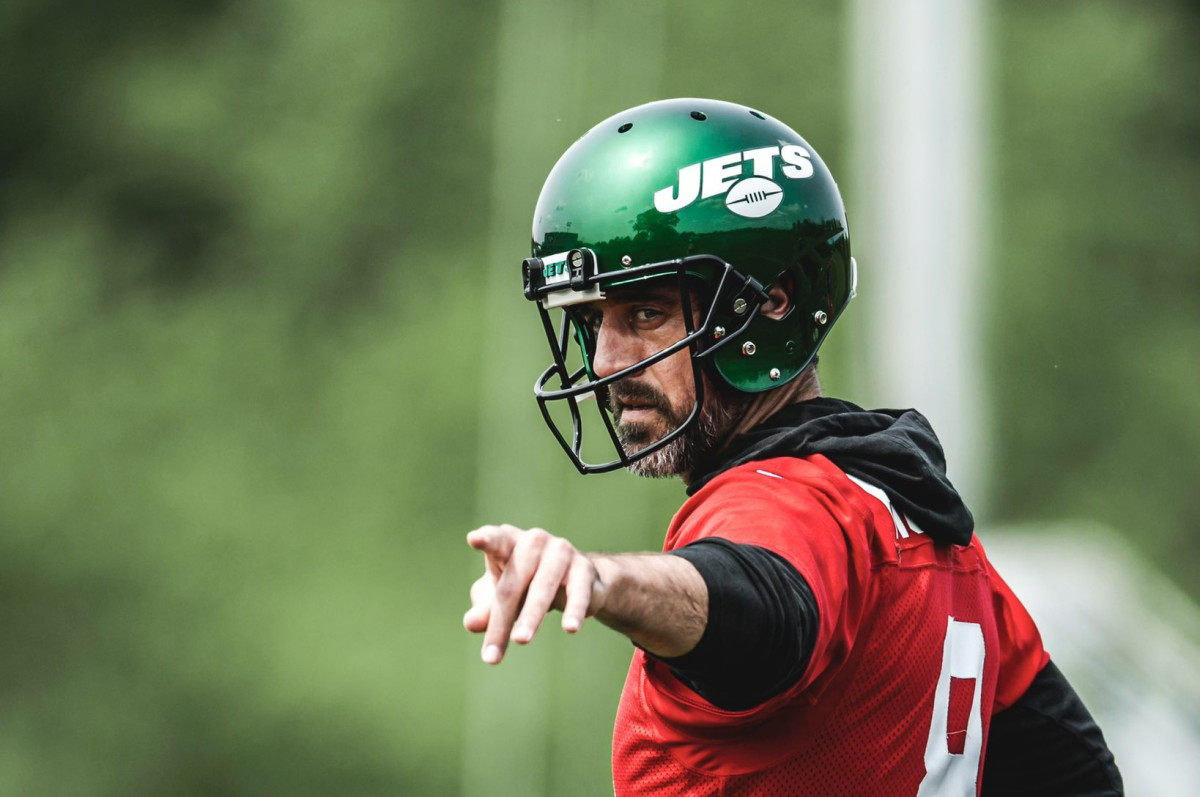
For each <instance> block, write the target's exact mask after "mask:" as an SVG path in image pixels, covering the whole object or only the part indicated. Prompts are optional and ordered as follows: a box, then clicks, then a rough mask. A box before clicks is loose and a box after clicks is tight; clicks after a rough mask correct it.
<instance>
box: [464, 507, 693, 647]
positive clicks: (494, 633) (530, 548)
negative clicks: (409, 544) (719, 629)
mask: <svg viewBox="0 0 1200 797" xmlns="http://www.w3.org/2000/svg"><path fill="white" fill-rule="evenodd" d="M467 543H468V544H469V545H470V546H471V547H472V548H474V549H476V550H477V551H480V552H481V553H483V555H484V563H485V571H484V574H483V576H481V577H480V578H479V579H478V580H477V581H476V582H475V584H474V585H473V586H472V587H471V608H470V609H469V610H468V611H467V613H466V615H465V616H464V617H463V625H464V626H466V628H467V630H468V631H471V632H473V633H482V634H483V635H484V640H483V654H482V655H483V660H484V661H485V662H487V663H488V664H498V663H499V662H500V660H501V659H502V658H503V657H504V651H505V649H506V648H507V647H508V643H509V641H510V640H511V641H513V642H516V643H518V644H527V643H528V642H530V641H531V640H532V639H533V637H534V635H535V634H536V633H537V630H538V628H539V627H540V626H541V624H542V621H543V620H544V619H545V616H546V614H547V613H548V612H549V611H550V610H551V609H558V610H560V611H561V612H562V613H563V618H562V627H563V630H564V631H566V632H567V633H575V632H576V631H578V630H579V628H580V626H581V625H582V624H583V620H584V619H585V618H586V617H593V616H594V617H595V618H596V619H597V620H599V621H600V622H602V623H604V624H605V625H607V626H609V627H610V628H613V629H615V630H617V631H619V632H621V633H622V634H624V635H625V636H627V637H629V638H630V639H631V640H632V641H633V642H634V643H635V644H637V645H639V646H640V647H642V648H645V649H646V650H647V651H649V652H650V653H652V654H654V655H656V656H661V657H677V656H682V655H683V654H685V653H688V652H689V651H691V650H692V648H694V647H695V646H696V643H697V642H698V641H699V640H700V637H701V636H702V635H703V633H704V628H705V626H706V624H707V620H708V589H707V587H706V586H705V582H704V579H703V578H702V577H701V575H700V573H699V572H698V571H697V570H696V568H695V567H694V566H693V565H692V564H691V563H690V562H688V561H686V560H685V559H682V558H680V557H677V556H670V555H667V554H649V553H648V554H615V555H608V554H585V553H581V552H580V551H578V550H576V548H575V547H574V546H573V545H571V543H570V542H568V541H567V540H565V539H563V538H562V537H555V536H552V535H550V534H548V533H547V532H545V531H543V530H541V529H530V530H522V529H518V528H516V527H514V526H508V525H502V526H483V527H482V528H479V529H476V530H475V531H472V532H471V533H470V534H468V535H467Z"/></svg>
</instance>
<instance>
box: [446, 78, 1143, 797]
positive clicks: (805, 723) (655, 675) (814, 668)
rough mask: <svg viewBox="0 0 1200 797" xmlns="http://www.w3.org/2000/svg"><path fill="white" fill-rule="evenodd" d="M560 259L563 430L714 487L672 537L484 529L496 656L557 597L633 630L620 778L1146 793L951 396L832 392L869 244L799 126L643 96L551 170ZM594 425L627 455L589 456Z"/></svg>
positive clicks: (583, 465) (566, 624)
mask: <svg viewBox="0 0 1200 797" xmlns="http://www.w3.org/2000/svg"><path fill="white" fill-rule="evenodd" d="M533 255H534V256H533V257H532V258H530V259H528V260H526V261H525V262H524V264H523V276H524V288H525V296H526V298H527V299H529V300H531V301H534V302H536V303H537V307H538V310H539V313H540V315H541V317H542V321H543V325H544V327H545V331H546V334H547V338H548V340H549V342H550V346H551V349H552V352H553V355H554V363H553V364H552V365H551V366H550V367H549V368H548V369H547V370H546V372H545V373H544V374H543V375H542V377H541V378H540V379H539V380H538V383H537V386H536V390H535V392H536V396H537V400H538V402H539V405H540V406H541V408H542V412H543V415H544V417H545V418H546V420H547V422H548V424H549V426H550V429H551V431H552V432H553V433H554V435H555V437H556V438H557V439H558V441H559V442H560V444H561V445H562V446H563V449H564V450H565V451H566V453H567V454H568V456H569V457H570V458H571V460H572V461H573V462H574V464H575V465H576V467H577V468H578V469H579V470H580V471H581V472H583V473H591V472H598V471H605V470H612V469H614V468H619V467H627V468H629V469H630V470H633V471H634V472H636V473H639V474H641V475H645V476H655V477H661V476H671V475H678V476H680V477H681V478H682V480H683V481H684V483H685V484H686V485H687V492H688V495H689V498H688V500H687V502H686V503H685V504H684V505H683V507H682V508H681V509H680V510H679V512H678V513H677V515H676V516H675V518H674V520H673V521H672V523H671V526H670V528H669V529H668V531H667V537H666V542H665V545H664V553H646V554H627V555H607V554H606V555H599V554H587V553H583V552H580V551H579V550H577V549H576V548H575V547H574V546H573V545H572V544H571V543H570V542H568V541H567V540H566V539H564V538H562V537H557V536H553V535H551V534H549V533H547V532H545V531H542V530H540V529H531V530H522V529H517V528H514V527H511V526H485V527H483V528H481V529H477V530H475V531H473V532H471V533H470V534H469V535H468V537H467V540H468V542H469V544H470V545H471V546H472V547H474V548H476V549H477V550H479V551H481V552H482V553H483V554H484V556H485V568H486V569H485V573H484V575H483V576H482V577H481V578H480V579H479V580H478V581H477V582H476V583H475V585H474V586H473V587H472V589H471V602H472V605H471V608H470V610H469V611H468V612H467V614H466V616H465V618H464V624H465V625H466V627H467V629H468V630H470V631H473V632H476V633H482V634H483V652H482V656H483V660H484V661H485V662H488V663H490V664H497V663H499V662H500V661H501V659H502V658H503V657H504V653H505V650H506V647H507V645H508V644H509V642H510V641H511V642H516V643H518V644H525V643H528V642H530V641H531V640H532V639H533V637H534V635H535V634H536V633H537V631H538V629H539V627H540V626H541V624H542V622H543V620H544V619H545V617H546V615H547V614H548V613H549V611H550V610H551V609H558V610H560V611H561V612H562V627H563V629H564V630H565V631H567V632H568V633H574V632H576V631H578V630H579V628H580V626H581V624H582V623H583V621H584V619H585V618H586V617H595V618H596V619H598V620H599V621H600V622H601V623H604V624H605V625H607V626H609V627H611V628H613V629H615V630H617V631H619V632H621V633H622V634H625V635H626V636H627V637H629V639H631V640H632V641H633V642H634V644H635V645H636V646H637V648H638V650H637V651H636V652H635V654H634V659H633V662H632V665H631V666H630V670H629V675H628V678H627V680H626V684H625V689H624V693H623V695H622V698H621V703H620V707H619V709H618V713H617V721H616V730H615V734H614V744H613V773H614V784H615V787H616V792H617V794H618V795H634V794H655V795H792V794H814V795H832V794H862V795H920V796H921V797H924V796H925V795H934V794H937V795H963V796H964V797H965V796H967V795H976V794H989V795H990V794H996V795H999V794H1025V795H1028V794H1044V795H1068V794H1089V795H1093V794H1094V795H1101V794H1120V793H1122V786H1121V779H1120V775H1119V773H1118V771H1117V769H1116V766H1115V764H1114V762H1113V759H1112V755H1111V754H1110V753H1109V751H1108V749H1107V747H1106V745H1105V742H1104V739H1103V736H1102V735H1101V733H1100V730H1099V729H1098V728H1097V727H1096V725H1095V723H1094V721H1093V720H1092V718H1091V717H1090V716H1089V715H1088V713H1087V711H1086V709H1085V708H1084V707H1083V705H1082V703H1081V702H1080V701H1079V699H1078V697H1077V696H1076V694H1075V692H1074V691H1073V690H1072V689H1071V687H1070V685H1069V684H1068V683H1067V681H1066V680H1065V678H1064V677H1063V676H1062V674H1061V673H1060V672H1059V671H1058V670H1057V668H1055V667H1054V665H1053V664H1051V663H1050V662H1049V658H1048V656H1047V654H1046V653H1045V651H1044V650H1043V649H1042V645H1041V640H1040V637H1039V636H1038V632H1037V629H1036V627H1035V626H1034V624H1033V621H1032V620H1031V619H1030V617H1029V616H1028V614H1027V613H1026V611H1025V609H1024V608H1023V607H1022V606H1021V604H1020V603H1019V602H1018V600H1017V599H1016V598H1015V597H1014V596H1013V594H1012V593H1011V592H1010V591H1009V589H1008V587H1007V586H1006V585H1005V584H1004V582H1003V581H1002V580H1001V579H1000V577H999V575H997V573H996V572H995V570H994V569H993V568H992V566H991V564H990V563H989V562H988V560H987V557H986V555H985V554H984V551H983V549H982V547H981V546H980V544H979V541H978V539H976V538H975V537H974V534H973V520H972V518H971V514H970V512H969V511H968V510H967V508H966V507H965V506H964V505H963V502H962V500H961V499H960V498H959V496H958V494H957V493H956V492H955V491H954V488H953V487H952V486H951V484H950V483H949V481H948V480H947V478H946V474H945V462H944V459H943V456H942V451H941V447H940V445H939V444H938V441H937V438H936V437H935V435H934V434H933V431H932V430H931V429H930V428H929V426H928V424H927V423H926V421H925V419H924V418H923V417H922V416H921V415H919V414H918V413H916V412H914V411H911V410H909V411H903V412H898V411H890V410H886V411H874V412H869V411H864V410H862V409H860V408H858V407H855V406H854V405H852V404H849V403H847V402H843V401H837V400H833V399H828V398H824V397H822V396H821V392H820V385H819V382H818V379H817V373H816V354H817V350H818V348H819V347H820V345H821V343H822V341H823V340H824V338H825V336H826V335H827V334H828V332H829V329H830V328H831V327H832V326H833V323H834V322H835V321H836V320H837V318H838V316H839V315H840V314H841V312H842V310H843V309H844V308H845V306H846V304H847V303H848V302H849V300H850V299H851V298H852V297H853V295H854V290H855V282H856V267H855V263H854V261H853V260H852V259H851V257H850V243H849V237H848V232H847V228H846V220H845V213H844V210H843V208H842V201H841V197H840V196H839V194H838V190H837V186H836V184H835V183H834V181H833V178H832V176H831V175H830V174H829V171H828V169H827V168H826V167H825V164H824V163H823V162H822V161H821V159H820V158H819V157H818V156H817V154H816V153H815V152H814V151H813V149H812V148H811V147H810V146H809V145H808V144H807V143H806V142H805V141H804V140H803V139H802V138H800V137H799V136H798V135H797V134H796V133H795V132H794V131H792V130H791V129H790V128H788V127H787V126H785V125H784V124H782V123H780V122H778V121H776V120H774V119H772V118H770V117H768V116H766V115H765V114H763V113H760V112H759V111H757V110H754V109H750V108H746V107H742V106H738V105H732V104H728V103H722V102H715V101H711V100H690V99H689V100H670V101H664V102H657V103H651V104H649V105H644V106H640V107H638V108H633V109H631V110H629V111H625V112H623V113H620V114H617V115H616V116H614V117H612V118H611V119H608V120H606V121H604V122H602V123H600V124H599V125H597V126H596V127H595V128H593V129H592V130H591V131H590V132H589V133H587V134H586V135H585V136H584V137H583V138H581V139H580V140H579V141H577V142H576V143H575V144H574V145H573V146H572V147H571V148H570V149H569V150H568V151H567V152H566V154H564V155H563V157H562V158H561V159H560V160H559V162H558V164H557V165H556V166H555V167H554V170H553V171H552V172H551V174H550V176H549V178H548V179H547V181H546V184H545V187H544V188H543V189H542V193H541V197H540V198H539V200H538V205H537V210H536V212H535V216H534V225H533ZM560 310H561V315H562V321H561V326H560V327H559V328H557V329H556V328H555V325H554V321H553V318H552V316H551V313H553V312H558V311H560ZM896 322H897V323H903V317H902V316H898V317H897V319H896ZM593 397H594V398H596V399H597V401H596V404H595V407H596V410H597V412H596V415H595V417H590V415H587V416H585V412H584V410H585V408H586V405H585V404H581V402H582V401H584V400H585V399H588V398H593ZM597 431H599V432H601V433H604V434H605V436H606V438H607V439H608V441H609V442H610V444H611V448H612V451H613V456H612V457H611V458H609V459H607V460H606V461H600V462H592V461H589V457H588V455H587V452H589V451H592V450H593V449H592V448H591V444H592V442H594V441H591V438H590V435H591V434H592V433H593V432H597ZM585 440H586V441H590V442H585Z"/></svg>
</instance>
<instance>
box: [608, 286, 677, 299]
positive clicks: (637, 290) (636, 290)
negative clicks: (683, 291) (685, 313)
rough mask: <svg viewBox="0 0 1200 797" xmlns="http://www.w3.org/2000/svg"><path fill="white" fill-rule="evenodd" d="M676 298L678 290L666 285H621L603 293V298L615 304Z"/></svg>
mask: <svg viewBox="0 0 1200 797" xmlns="http://www.w3.org/2000/svg"><path fill="white" fill-rule="evenodd" d="M678 297H679V289H678V288H669V287H667V286H666V285H646V286H642V285H637V286H634V285H622V286H620V287H617V288H610V289H608V290H606V291H605V292H604V298H606V299H611V300H613V301H617V302H638V301H662V300H663V299H669V298H678Z"/></svg>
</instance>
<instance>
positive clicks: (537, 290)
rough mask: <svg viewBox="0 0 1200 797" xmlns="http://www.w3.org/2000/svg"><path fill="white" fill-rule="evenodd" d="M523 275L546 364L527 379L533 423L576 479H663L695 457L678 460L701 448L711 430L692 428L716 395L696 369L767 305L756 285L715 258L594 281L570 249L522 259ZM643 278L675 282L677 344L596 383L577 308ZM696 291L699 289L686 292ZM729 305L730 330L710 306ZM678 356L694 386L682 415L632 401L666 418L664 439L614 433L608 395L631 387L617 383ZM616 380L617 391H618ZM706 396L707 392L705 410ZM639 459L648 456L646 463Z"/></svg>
mask: <svg viewBox="0 0 1200 797" xmlns="http://www.w3.org/2000/svg"><path fill="white" fill-rule="evenodd" d="M563 264H566V265H563ZM524 274H525V285H526V296H527V298H530V299H531V300H534V301H536V302H537V304H538V311H539V315H540V317H541V319H542V326H543V330H544V331H545V333H546V338H547V341H548V342H549V344H550V349H551V353H552V356H553V359H554V361H553V363H552V364H551V365H550V367H548V368H547V369H546V370H545V371H544V372H543V373H542V375H541V377H539V379H538V380H537V382H536V384H535V385H534V392H535V395H536V397H537V401H538V406H539V408H540V410H541V412H542V417H543V418H544V419H545V421H546V424H547V426H548V427H549V428H550V430H551V432H552V433H553V434H554V437H555V439H557V440H558V442H559V444H560V445H561V446H562V448H563V450H564V451H565V452H566V453H567V456H568V457H570V459H571V461H572V463H574V465H575V467H576V468H577V469H578V470H579V471H580V472H581V473H602V472H605V471H610V470H615V469H617V468H624V467H630V466H633V467H632V469H633V470H634V471H635V472H640V473H642V474H643V475H653V476H665V475H670V474H672V473H676V472H678V468H679V467H680V466H681V465H680V464H679V463H685V461H686V460H688V459H690V458H693V457H694V456H695V455H696V454H700V453H703V452H702V451H692V452H691V455H690V456H689V455H684V456H683V457H682V459H680V454H681V452H683V451H685V450H686V448H687V446H689V445H693V444H694V443H695V441H696V440H697V439H699V440H701V441H702V442H703V441H707V442H711V439H710V438H711V437H712V436H713V434H714V433H715V432H716V431H717V430H714V429H711V428H699V429H698V425H701V424H705V422H707V425H708V426H711V425H712V421H713V418H714V417H715V416H714V415H713V413H715V412H716V411H717V407H716V404H715V403H714V400H716V399H718V398H719V397H717V396H712V395H711V394H712V392H713V388H714V387H718V386H720V385H721V383H720V381H718V378H717V377H715V376H714V377H709V376H708V375H707V374H706V370H707V371H708V372H710V373H711V372H712V369H711V368H710V367H709V362H710V361H709V358H710V357H711V356H712V355H713V354H714V353H716V352H717V351H720V350H721V349H722V348H724V347H725V346H727V345H728V344H730V343H731V342H732V341H734V340H736V339H737V338H738V337H739V336H740V335H741V334H742V333H743V332H744V331H745V329H746V328H747V327H749V325H750V324H751V323H752V322H753V320H754V318H755V316H756V315H757V313H758V309H759V307H761V305H762V303H763V302H764V301H766V298H767V296H766V292H765V291H764V290H763V287H762V286H761V285H760V284H759V283H758V282H757V281H756V280H755V279H753V278H751V277H746V276H744V275H742V274H739V273H738V272H737V271H736V270H735V269H734V268H733V267H732V266H730V265H729V264H727V263H725V262H724V261H722V260H720V259H719V258H715V257H711V256H707V255H701V256H693V257H687V258H682V259H678V260H673V261H666V262H661V263H650V264H646V265H644V266H639V267H634V268H626V269H623V270H622V271H620V272H616V273H607V274H603V273H598V271H597V268H596V261H595V256H594V254H593V253H592V252H591V251H590V250H587V249H577V250H572V251H570V252H567V253H563V254H561V255H553V256H550V257H547V258H530V259H529V260H526V261H525V263H524ZM651 280H653V281H654V282H655V283H656V284H661V282H662V281H671V282H674V283H675V285H676V289H677V290H678V292H679V296H680V308H681V311H682V316H683V318H682V320H683V329H684V332H683V335H682V337H680V338H679V339H678V340H675V341H672V342H670V343H669V345H666V346H665V347H663V348H661V349H660V350H659V351H657V352H655V353H653V354H651V355H649V356H647V357H645V358H644V359H642V360H640V361H638V362H636V363H633V364H631V365H629V366H627V367H624V368H622V369H620V370H619V371H616V372H614V373H611V374H607V375H605V376H603V377H597V375H596V372H595V370H594V368H593V362H594V356H595V353H596V341H595V338H594V333H593V331H592V329H591V327H590V326H589V324H588V323H587V320H586V318H585V315H584V314H583V313H582V312H581V310H582V309H584V308H586V306H587V304H586V303H589V302H596V301H601V300H602V299H604V297H605V293H604V292H605V291H606V290H610V289H614V288H627V287H631V286H634V287H636V286H637V285H638V284H639V283H648V282H649V281H651ZM697 286H700V287H701V288H702V289H701V290H696V288H697ZM735 303H736V306H738V307H740V308H741V309H742V313H741V315H740V316H739V317H738V318H737V326H736V327H735V326H734V325H733V324H732V323H730V322H729V321H724V319H722V318H721V312H720V308H722V307H730V306H734V305H735ZM555 309H560V310H561V316H562V317H561V319H559V323H558V325H557V328H556V325H555V320H554V318H553V317H552V315H551V313H552V312H553V311H554V310H555ZM722 322H723V323H722ZM684 350H687V351H688V353H689V354H688V356H689V360H690V371H691V377H692V385H693V388H694V390H693V400H692V403H691V407H690V409H688V408H676V407H675V406H674V404H673V403H672V404H670V407H669V410H668V409H667V408H663V407H661V402H662V400H663V399H665V400H666V401H668V402H672V401H673V400H674V399H675V398H676V397H674V396H665V397H664V396H659V397H656V398H651V397H650V396H642V398H645V399H646V400H649V401H652V402H653V403H654V405H655V407H656V408H657V409H658V411H659V414H660V415H662V416H663V417H664V419H665V420H666V421H667V426H668V428H667V430H666V432H665V433H664V434H662V435H661V436H660V437H658V438H657V439H653V440H649V441H647V440H645V439H644V438H643V437H642V436H641V435H639V432H644V431H645V430H644V429H639V428H638V426H637V425H636V424H627V425H625V426H624V427H622V426H620V425H619V424H618V418H617V417H616V416H617V415H619V409H618V408H615V407H614V402H612V401H611V398H612V394H613V392H614V391H615V392H617V393H618V394H620V393H627V392H629V391H633V392H634V394H635V395H636V394H637V386H638V384H639V383H637V382H632V381H626V380H631V378H632V377H634V375H636V374H638V373H639V372H641V371H643V370H645V369H646V368H649V367H651V366H653V365H655V364H657V363H660V362H662V361H664V360H666V359H667V358H670V357H673V356H676V355H679V354H680V353H681V352H683V351H684ZM622 382H624V384H625V387H624V389H623V388H622V387H621V386H620V385H619V383H622ZM706 394H710V395H709V398H708V400H709V402H710V404H709V407H708V408H707V409H706V407H705V400H706ZM589 400H595V410H596V411H595V412H594V413H593V412H591V411H590V410H589V409H588V408H586V407H585V406H584V405H585V404H586V402H587V401H589ZM706 413H707V414H706ZM672 427H673V428H672ZM597 439H599V440H600V441H601V442H600V444H597V442H596V441H597ZM681 446H682V447H683V448H681ZM668 447H671V448H668ZM648 457H653V458H652V459H650V460H647V458H648ZM672 462H674V463H677V464H675V465H672V464H670V463H672ZM638 463H640V465H639V464H638Z"/></svg>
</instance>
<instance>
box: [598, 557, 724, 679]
mask: <svg viewBox="0 0 1200 797" xmlns="http://www.w3.org/2000/svg"><path fill="white" fill-rule="evenodd" d="M589 558H590V559H591V560H592V562H593V563H594V564H595V566H596V572H597V576H598V580H599V582H600V592H599V595H598V596H597V597H598V598H599V600H598V601H597V605H598V608H597V611H596V612H595V617H596V619H597V620H599V621H600V622H602V623H604V624H605V625H606V626H608V627H609V628H612V629H613V630H615V631H619V632H620V633H622V634H624V635H625V636H627V637H629V638H630V640H632V641H633V642H634V644H636V645H638V646H639V647H641V648H644V649H645V650H647V651H649V652H650V653H652V654H654V655H656V656H661V657H664V658H670V657H676V656H682V655H684V654H685V653H688V652H689V651H691V650H692V649H693V648H694V647H695V646H696V643H697V642H699V641H700V638H701V637H702V636H703V635H704V629H705V626H706V625H707V623H708V587H707V586H706V585H705V582H704V578H703V577H702V576H701V575H700V572H699V571H698V570H696V568H695V566H693V565H692V563H691V562H688V561H687V560H685V559H681V558H679V557H677V556H669V555H665V554H650V553H648V554H591V555H590V557H589Z"/></svg>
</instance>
